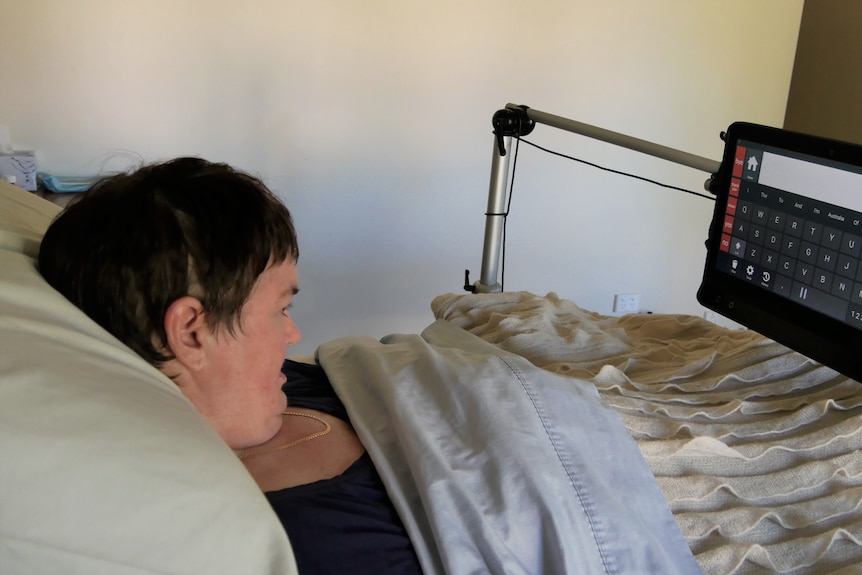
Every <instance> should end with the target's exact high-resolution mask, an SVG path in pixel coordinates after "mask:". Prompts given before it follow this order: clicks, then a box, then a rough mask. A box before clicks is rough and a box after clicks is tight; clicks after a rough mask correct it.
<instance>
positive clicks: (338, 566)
mask: <svg viewBox="0 0 862 575" xmlns="http://www.w3.org/2000/svg"><path fill="white" fill-rule="evenodd" d="M282 371H283V372H284V373H285V375H286V376H287V383H285V384H284V386H283V387H282V389H283V390H284V392H285V394H287V397H288V399H289V403H290V405H291V406H293V407H307V408H310V409H316V410H318V411H322V412H324V413H328V414H330V415H333V416H335V417H338V418H339V419H342V420H344V421H348V417H347V411H346V410H345V408H344V405H343V404H342V403H341V401H340V400H339V399H338V396H336V395H335V391H334V390H333V389H332V385H331V384H330V383H329V379H328V378H327V377H326V374H325V373H324V371H323V369H322V368H321V367H320V366H319V365H310V364H304V363H297V362H293V361H290V360H286V361H285V362H284V366H283V367H282ZM266 497H267V499H268V500H269V502H270V505H272V508H273V509H274V510H275V513H276V514H277V515H278V517H279V519H281V523H282V525H284V528H285V530H286V531H287V534H288V536H289V537H290V543H291V545H292V546H293V552H294V554H295V555H296V563H297V567H298V568H299V573H300V574H301V575H306V574H318V573H319V574H326V573H339V574H341V573H351V574H356V575H361V574H363V573H367V574H369V575H371V574H375V575H385V574H387V573H393V574H395V573H398V574H401V573H404V574H407V573H410V574H415V573H421V572H422V570H421V568H420V566H419V561H418V559H417V558H416V553H415V551H414V550H413V545H412V543H411V542H410V538H409V537H408V536H407V532H406V531H405V529H404V525H403V524H402V522H401V520H400V519H399V517H398V515H397V513H396V512H395V508H394V507H393V505H392V502H391V501H390V500H389V496H388V495H387V494H386V489H385V488H384V487H383V482H382V481H381V480H380V476H379V475H378V474H377V470H376V469H375V468H374V465H373V464H372V462H371V458H370V457H369V456H368V453H367V452H366V453H364V454H363V455H362V456H361V457H360V458H359V459H357V460H356V461H355V462H354V463H353V464H352V465H351V466H350V467H349V468H348V469H347V470H346V471H345V472H344V473H342V474H341V475H339V476H338V477H334V478H332V479H325V480H322V481H316V482H314V483H309V484H307V485H300V486H297V487H290V488H288V489H282V490H280V491H271V492H268V493H266Z"/></svg>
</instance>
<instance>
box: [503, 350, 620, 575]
mask: <svg viewBox="0 0 862 575" xmlns="http://www.w3.org/2000/svg"><path fill="white" fill-rule="evenodd" d="M496 357H497V358H498V359H499V360H500V361H502V362H503V363H504V364H505V365H506V367H508V368H509V370H510V371H511V372H512V375H514V376H515V377H516V378H517V379H518V381H519V382H521V388H522V389H523V390H524V393H526V394H527V397H528V398H529V400H530V403H532V404H533V408H534V409H535V410H536V415H537V416H538V417H539V421H541V422H542V428H543V429H544V430H545V434H546V435H547V437H548V441H550V443H551V447H552V448H553V449H554V453H556V454H557V460H558V461H559V462H560V465H561V466H562V468H563V470H564V471H565V473H566V476H568V478H569V482H570V483H571V484H572V489H574V491H575V495H577V497H578V502H579V503H580V504H581V509H583V511H584V514H585V515H586V516H587V522H588V523H589V526H590V531H591V532H592V534H593V541H594V542H595V544H596V548H597V549H598V552H599V558H600V559H601V561H602V565H603V566H604V568H605V573H609V574H610V573H616V572H617V570H616V569H615V568H613V566H612V564H611V563H612V561H611V560H610V559H609V557H608V555H607V552H606V551H605V548H604V545H603V544H602V539H601V536H600V532H601V529H600V528H599V522H600V521H599V520H598V518H596V517H595V516H594V514H593V507H592V505H590V504H589V503H588V500H587V497H586V496H585V494H584V493H583V492H582V485H581V482H580V481H579V480H578V477H577V474H576V473H575V472H574V471H573V470H572V466H571V465H567V464H566V462H565V461H564V460H565V458H564V457H563V454H562V452H561V450H560V448H559V447H558V442H557V439H556V437H555V435H554V434H553V433H552V432H551V430H550V428H549V426H548V421H547V417H546V416H545V413H544V411H543V410H542V407H541V405H540V404H539V402H538V401H537V400H536V397H535V395H534V394H533V393H532V388H531V386H530V384H529V383H528V382H527V380H526V378H524V377H523V376H522V372H521V370H519V369H518V368H517V367H515V366H514V365H512V364H511V363H509V362H508V361H506V358H505V357H502V356H499V355H498V356H496Z"/></svg>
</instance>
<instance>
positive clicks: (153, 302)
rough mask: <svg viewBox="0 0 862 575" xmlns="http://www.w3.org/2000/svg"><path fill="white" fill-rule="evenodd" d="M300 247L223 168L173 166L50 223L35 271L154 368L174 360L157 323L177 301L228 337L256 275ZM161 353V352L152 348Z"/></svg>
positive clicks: (110, 183) (257, 190) (265, 198)
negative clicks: (189, 300)
mask: <svg viewBox="0 0 862 575" xmlns="http://www.w3.org/2000/svg"><path fill="white" fill-rule="evenodd" d="M298 257H299V248H298V245H297V241H296V232H295V230H294V226H293V221H292V219H291V216H290V212H289V211H288V210H287V208H286V207H285V206H284V204H282V203H281V201H280V200H279V199H278V198H277V197H276V196H275V195H274V194H273V193H272V192H271V191H270V190H269V189H268V188H267V187H266V186H265V185H264V184H263V182H262V181H261V180H260V179H258V178H256V177H254V176H251V175H249V174H246V173H243V172H240V171H238V170H235V169H234V168H232V167H230V166H228V165H226V164H217V163H211V162H207V161H205V160H202V159H198V158H179V159H176V160H172V161H169V162H165V163H159V164H152V165H148V166H144V167H142V168H139V169H137V170H135V171H133V172H130V173H127V174H119V175H115V176H111V177H108V178H106V179H104V180H101V181H99V182H98V183H96V184H95V185H94V186H93V187H92V188H91V189H90V190H89V191H87V192H86V193H84V194H83V195H82V196H81V197H80V199H78V200H76V201H74V202H72V203H71V204H70V206H69V207H68V208H67V209H66V210H65V211H63V212H61V213H60V215H59V216H58V217H57V218H56V219H55V220H54V222H52V224H51V226H50V227H49V228H48V231H47V232H46V233H45V237H44V239H43V240H42V245H41V249H40V253H39V271H40V272H41V273H42V275H43V276H44V277H45V279H46V280H47V281H48V283H50V284H51V285H52V286H53V287H54V288H55V289H57V290H58V291H59V292H60V293H62V294H63V295H64V296H65V297H66V298H67V299H69V300H70V301H71V302H72V303H74V304H75V305H76V306H78V307H79V308H81V309H82V310H83V311H84V312H85V313H86V314H87V315H88V316H90V317H91V318H92V319H94V320H95V321H96V322H97V323H99V324H100V325H101V326H102V327H104V328H105V329H107V330H108V331H109V332H111V333H112V334H113V335H114V336H116V337H117V338H118V339H120V340H121V341H122V342H123V343H125V344H126V345H128V346H129V347H131V348H132V349H133V350H134V351H136V352H137V353H138V354H140V355H141V356H142V357H143V358H144V359H146V360H147V361H149V362H150V363H152V364H154V365H160V364H161V363H163V362H165V361H167V360H169V359H172V356H171V355H170V354H169V353H170V350H167V349H165V345H164V344H166V342H167V336H166V334H165V327H164V319H165V313H166V312H167V310H168V308H169V307H170V305H171V304H172V303H173V302H174V301H176V300H177V299H179V298H181V297H183V296H185V295H193V296H194V297H197V298H198V299H199V300H200V301H201V303H202V305H203V308H204V310H205V313H206V318H207V323H208V325H209V326H210V327H211V328H213V329H215V328H216V327H218V326H220V325H224V326H226V327H227V328H228V329H229V330H231V331H233V330H234V329H236V327H237V322H238V321H239V317H240V311H241V309H242V306H243V304H244V303H245V302H246V300H247V299H248V297H249V295H250V293H251V290H252V287H253V286H254V284H255V282H256V281H257V278H258V276H260V274H261V273H263V271H264V270H265V269H266V268H267V266H269V265H272V264H276V263H281V262H283V261H285V260H287V259H288V258H291V259H292V260H293V261H296V260H297V258H298ZM160 344H161V345H160Z"/></svg>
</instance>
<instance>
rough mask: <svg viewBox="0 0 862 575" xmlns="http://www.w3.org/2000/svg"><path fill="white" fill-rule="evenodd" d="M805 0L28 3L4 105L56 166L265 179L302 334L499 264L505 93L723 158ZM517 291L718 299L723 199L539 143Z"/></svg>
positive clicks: (774, 70) (351, 322) (516, 260)
mask: <svg viewBox="0 0 862 575" xmlns="http://www.w3.org/2000/svg"><path fill="white" fill-rule="evenodd" d="M801 11H802V0H758V1H756V2H752V1H750V0H700V1H697V2H692V1H690V0H653V1H651V2H643V1H642V0H603V1H600V2H599V1H595V0H592V1H586V0H535V1H531V2H517V1H514V0H495V1H489V0H475V1H470V2H463V1H456V0H438V1H435V2H410V1H404V0H362V1H358V0H354V1H349V0H341V1H339V0H317V1H315V2H297V1H291V0H246V1H245V2H236V1H226V0H147V1H140V2H130V1H120V0H6V1H4V2H2V3H0V78H2V80H0V86H2V87H1V88H0V125H2V126H7V127H8V128H10V129H11V132H12V136H13V140H14V141H15V142H16V143H17V144H18V145H20V146H32V147H34V148H36V149H37V151H38V154H39V161H40V167H41V168H42V169H44V170H46V171H50V172H53V173H57V174H65V175H73V174H90V173H93V172H98V171H101V170H110V169H114V168H119V167H124V166H125V165H127V164H128V163H129V162H130V161H132V159H133V158H143V159H144V160H147V161H150V160H157V159H166V158H169V157H172V156H176V155H180V154H188V155H199V156H203V157H206V158H208V159H212V160H221V161H228V162H231V163H233V164H235V165H237V166H238V167H241V168H243V169H246V170H250V171H253V172H256V173H259V174H260V175H262V176H263V177H264V178H265V180H266V181H267V182H268V183H269V184H270V185H271V186H272V187H273V188H274V189H275V190H276V191H277V192H278V193H279V194H280V195H281V197H283V198H284V200H285V201H286V203H287V204H288V206H289V207H290V208H291V210H292V212H293V213H294V215H295V217H296V219H297V223H298V228H299V233H300V239H301V251H302V256H301V258H300V266H299V269H300V283H301V286H302V293H301V294H300V296H299V297H298V298H297V301H296V309H295V314H294V315H295V318H296V319H297V321H298V322H299V324H300V327H301V328H302V329H303V332H304V341H303V343H302V344H300V346H299V347H298V348H296V349H295V350H294V351H296V352H298V353H308V352H310V351H312V350H313V349H314V348H315V347H316V345H317V344H319V343H321V342H323V341H326V340H328V339H331V338H334V337H338V336H340V335H347V334H362V335H371V336H375V337H376V336H381V335H384V334H385V333H389V332H396V331H397V332H415V331H418V330H420V329H421V328H422V327H424V326H425V325H427V324H428V323H429V322H430V321H431V319H432V318H431V314H430V311H429V306H428V304H429V302H430V301H431V299H432V298H433V297H434V296H435V295H437V294H439V293H444V292H449V291H455V292H457V291H460V290H461V284H462V283H463V270H464V269H465V268H470V269H471V270H472V272H473V276H474V279H478V274H479V267H480V258H481V248H482V236H483V225H484V216H483V213H484V211H485V207H486V201H487V189H488V177H489V172H490V159H491V148H492V143H493V140H492V135H491V126H490V121H491V116H492V114H493V113H494V111H496V110H497V109H499V108H501V107H503V106H504V105H505V104H506V103H508V102H514V103H518V104H527V105H529V106H531V107H534V108H536V109H539V110H542V111H547V112H551V113H554V114H558V115H562V116H566V117H570V118H574V119H577V120H580V121H583V122H587V123H590V124H596V125H599V126H602V127H605V128H609V129H612V130H617V131H621V132H625V133H628V134H631V135H634V136H637V137H641V138H645V139H648V140H652V141H656V142H659V143H662V144H665V145H668V146H671V147H675V148H680V149H683V150H686V151H689V152H692V153H695V154H699V155H703V156H707V157H710V158H715V159H719V158H720V156H721V151H722V145H721V142H720V141H719V138H718V134H719V132H720V131H721V130H722V129H725V128H726V127H727V125H728V124H729V123H731V122H732V121H734V120H748V121H755V122H761V123H767V124H772V125H779V126H780V125H781V121H782V119H783V117H784V111H785V102H786V99H787V91H788V86H789V82H790V76H791V70H792V65H793V56H794V50H795V42H796V36H797V32H798V28H799V19H800V15H801ZM530 138H531V139H532V140H533V141H535V142H537V143H539V144H542V145H546V146H550V147H552V148H554V149H556V150H559V151H561V152H565V153H568V154H574V155H577V156H579V157H583V158H585V159H588V160H590V161H594V162H598V163H601V164H605V165H608V166H610V167H613V168H618V169H625V170H631V171H635V172H637V173H639V174H642V175H645V176H647V177H652V178H657V179H660V180H662V181H666V182H668V183H672V184H675V185H679V186H683V187H688V188H692V189H698V190H699V189H701V188H702V184H703V181H704V178H705V174H702V173H700V172H696V171H694V170H690V169H687V168H681V167H678V166H674V165H672V164H668V163H666V162H663V161H661V160H654V159H650V158H647V157H645V156H641V155H639V154H636V153H633V152H629V151H626V150H621V149H618V148H614V147H612V146H608V145H606V144H601V143H599V142H595V141H592V140H587V139H584V138H582V137H579V136H574V135H572V134H567V133H562V132H559V131H558V130H554V129H552V128H547V127H539V128H537V129H536V131H535V132H534V134H533V135H532V136H531V137H530ZM517 174H518V179H517V181H516V184H515V185H516V188H515V194H516V196H515V199H514V202H513V214H512V216H511V217H510V223H509V246H508V262H507V269H506V288H507V289H510V290H515V289H527V290H531V291H534V292H537V293H542V294H544V293H546V292H548V291H556V292H557V293H559V294H560V295H561V296H564V297H568V298H570V299H573V300H575V301H576V302H577V303H579V304H580V305H582V306H584V307H588V308H590V309H594V310H596V311H600V312H606V313H607V312H610V310H611V305H612V302H613V294H614V293H616V292H622V291H635V292H639V293H640V294H641V303H642V307H644V308H645V309H650V310H653V311H655V312H691V313H697V314H700V313H702V308H700V307H699V306H698V305H697V303H696V300H695V291H696V288H697V285H698V282H699V277H700V272H701V268H702V261H703V256H704V249H703V241H704V239H705V234H706V229H707V226H708V223H709V220H710V218H711V210H712V204H711V202H709V201H706V200H702V199H699V198H693V197H691V196H687V195H684V194H681V193H679V192H672V191H666V190H663V189H660V188H656V187H654V186H650V185H648V184H643V183H639V182H635V181H633V180H628V179H625V178H620V177H618V176H613V175H608V174H605V173H603V172H598V171H596V170H593V169H590V168H586V167H582V166H579V165H575V164H572V163H570V162H566V161H564V160H559V159H555V158H551V157H547V156H545V155H543V154H541V153H538V152H536V151H534V150H531V149H528V148H526V147H525V146H522V149H521V154H520V162H519V165H518V170H517Z"/></svg>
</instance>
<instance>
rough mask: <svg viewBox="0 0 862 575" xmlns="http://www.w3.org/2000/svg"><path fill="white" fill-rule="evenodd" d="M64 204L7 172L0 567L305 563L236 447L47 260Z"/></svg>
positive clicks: (222, 569)
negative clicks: (47, 267) (46, 273)
mask: <svg viewBox="0 0 862 575" xmlns="http://www.w3.org/2000/svg"><path fill="white" fill-rule="evenodd" d="M57 211H58V208H56V207H55V206H53V205H52V204H50V203H49V202H46V201H44V200H42V199H41V198H38V197H36V196H34V195H33V194H30V193H29V192H26V191H24V190H21V189H20V188H16V187H14V186H10V185H7V184H5V183H0V571H2V573H3V574H4V575H17V574H27V575H31V574H39V573H63V574H70V573H81V574H86V575H97V574H101V573H105V574H111V575H118V574H126V573H129V574H131V573H135V574H142V573H178V574H179V573H188V574H191V573H206V574H213V573H224V574H230V575H237V574H244V573H255V574H270V573H272V574H284V573H295V572H296V567H295V563H294V559H293V552H292V550H291V548H290V544H289V542H288V540H287V536H286V535H285V532H284V530H283V528H282V526H281V524H280V523H279V521H278V519H277V517H276V516H275V514H274V513H273V512H272V510H271V508H270V506H269V504H268V503H267V501H266V499H265V498H264V496H263V494H262V493H261V492H260V490H259V489H258V487H257V485H256V484H255V482H254V481H253V480H252V478H251V477H250V476H249V474H248V473H247V472H246V470H245V468H244V467H243V466H242V464H241V463H240V462H239V461H238V460H237V458H236V457H235V456H234V454H233V452H232V451H231V450H230V449H229V448H228V447H227V446H226V445H225V444H224V442H223V441H222V440H221V438H219V437H218V435H217V434H216V433H215V432H214V431H213V429H212V428H211V427H210V426H209V425H208V424H207V423H206V421H205V420H204V419H203V418H202V417H201V416H200V415H199V414H198V413H197V412H196V411H195V410H194V408H193V407H192V405H191V404H190V403H189V402H188V401H187V400H186V399H185V397H184V396H183V395H182V394H181V393H180V392H179V390H178V389H177V388H176V386H175V385H173V383H172V382H171V381H170V380H169V379H167V378H166V377H164V376H163V375H162V374H161V373H160V372H159V371H158V370H156V369H155V368H153V367H152V366H150V365H149V364H148V363H146V362H145V361H144V360H143V359H141V358H140V357H139V356H138V355H136V354H135V353H134V352H132V351H131V350H129V349H128V348H126V347H125V346H124V345H123V344H121V343H120V342H119V341H117V340H116V339H114V338H113V337H112V336H111V335H109V334H108V333H107V332H105V331H104V330H103V329H102V328H100V327H99V326H98V325H97V324H95V323H94V322H92V321H91V320H90V319H89V318H88V317H87V316H85V315H84V314H83V313H82V312H81V311H80V310H78V309H77V308H76V307H75V306H73V305H72V304H71V303H69V302H68V301H67V300H66V299H65V298H63V297H62V296H61V295H59V294H58V293H57V292H56V291H54V290H53V289H52V288H51V287H50V286H49V285H48V284H47V283H46V282H45V281H44V280H43V279H42V277H41V275H39V273H38V272H37V270H36V267H35V262H34V258H35V257H36V254H37V252H38V244H39V239H40V238H41V236H42V234H43V233H44V230H45V229H46V227H47V225H48V223H49V222H50V219H51V217H53V215H55V214H56V213H57Z"/></svg>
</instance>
